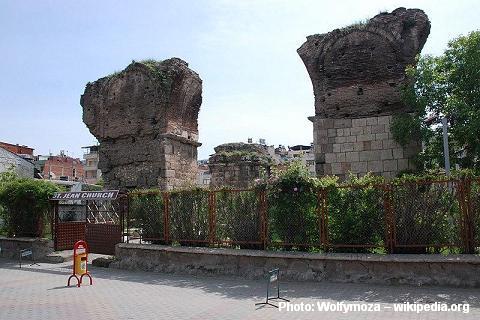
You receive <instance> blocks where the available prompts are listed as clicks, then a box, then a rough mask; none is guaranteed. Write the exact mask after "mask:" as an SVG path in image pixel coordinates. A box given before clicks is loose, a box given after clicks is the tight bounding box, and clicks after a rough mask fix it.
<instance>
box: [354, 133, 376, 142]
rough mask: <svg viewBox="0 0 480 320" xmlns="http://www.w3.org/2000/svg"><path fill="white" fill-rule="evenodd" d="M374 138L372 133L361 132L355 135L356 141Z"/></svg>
mask: <svg viewBox="0 0 480 320" xmlns="http://www.w3.org/2000/svg"><path fill="white" fill-rule="evenodd" d="M372 140H375V135H374V134H361V135H359V136H357V141H372Z"/></svg>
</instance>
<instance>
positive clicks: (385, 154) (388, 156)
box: [381, 149, 393, 160]
mask: <svg viewBox="0 0 480 320" xmlns="http://www.w3.org/2000/svg"><path fill="white" fill-rule="evenodd" d="M381 152H382V155H381V159H382V160H390V159H393V153H392V149H386V150H382V151H381Z"/></svg>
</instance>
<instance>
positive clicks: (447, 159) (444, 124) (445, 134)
mask: <svg viewBox="0 0 480 320" xmlns="http://www.w3.org/2000/svg"><path fill="white" fill-rule="evenodd" d="M442 129H443V157H444V158H445V173H446V174H447V177H449V176H450V153H449V150H448V122H447V118H446V117H443V118H442Z"/></svg>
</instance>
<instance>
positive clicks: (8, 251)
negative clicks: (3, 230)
mask: <svg viewBox="0 0 480 320" xmlns="http://www.w3.org/2000/svg"><path fill="white" fill-rule="evenodd" d="M0 248H1V252H0V257H2V258H9V259H18V258H19V254H20V250H23V249H32V252H33V255H34V257H35V260H36V261H43V260H46V257H47V255H49V254H50V253H52V252H53V241H52V240H48V239H42V238H6V237H0ZM31 258H32V257H31V256H27V257H24V258H22V259H25V260H30V259H31Z"/></svg>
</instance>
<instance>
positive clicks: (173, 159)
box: [80, 58, 202, 190]
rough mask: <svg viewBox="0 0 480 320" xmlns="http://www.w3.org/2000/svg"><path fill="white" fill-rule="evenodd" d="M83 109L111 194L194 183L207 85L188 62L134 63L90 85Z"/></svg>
mask: <svg viewBox="0 0 480 320" xmlns="http://www.w3.org/2000/svg"><path fill="white" fill-rule="evenodd" d="M80 104H81V105H82V107H83V121H84V122H85V124H86V125H87V127H88V128H89V130H90V132H91V133H92V134H93V135H94V136H95V137H96V138H97V139H98V141H99V142H100V147H99V158H100V159H99V169H100V170H102V174H103V178H104V179H105V186H106V187H107V188H113V189H116V188H119V189H122V190H125V189H132V188H150V187H159V188H161V189H163V190H168V189H172V188H175V187H180V186H183V185H186V184H194V183H195V180H196V173H197V147H199V146H200V145H201V144H200V143H199V142H198V123H197V118H198V112H199V110H200V105H201V104H202V80H201V79H200V77H199V76H198V74H197V73H195V72H194V71H192V70H191V69H189V68H188V64H187V63H186V62H185V61H183V60H181V59H178V58H172V59H168V60H164V61H154V60H145V61H142V62H135V61H134V62H132V63H131V64H130V65H129V66H128V67H127V68H125V69H124V70H123V71H121V72H117V73H115V74H112V75H110V76H107V77H104V78H101V79H98V80H97V81H95V82H93V83H88V84H87V86H86V88H85V92H84V94H83V95H82V97H81V99H80Z"/></svg>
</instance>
